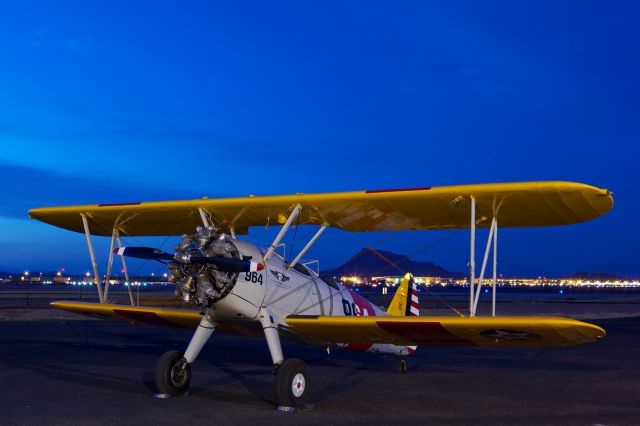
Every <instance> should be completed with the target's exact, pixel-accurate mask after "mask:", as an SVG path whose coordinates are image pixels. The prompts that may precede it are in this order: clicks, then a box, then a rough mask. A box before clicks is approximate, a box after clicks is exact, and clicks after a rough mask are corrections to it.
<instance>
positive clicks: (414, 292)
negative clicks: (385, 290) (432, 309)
mask: <svg viewBox="0 0 640 426" xmlns="http://www.w3.org/2000/svg"><path fill="white" fill-rule="evenodd" d="M419 309H420V306H419V302H418V289H417V288H416V285H415V282H414V281H413V275H411V274H410V273H407V274H406V275H405V276H404V278H402V282H401V283H400V286H399V287H398V290H396V294H395V295H394V296H393V299H392V300H391V304H390V305H389V308H388V309H387V313H388V314H389V315H393V316H396V317H403V316H418V315H420V310H419Z"/></svg>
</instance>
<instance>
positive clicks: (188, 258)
mask: <svg viewBox="0 0 640 426" xmlns="http://www.w3.org/2000/svg"><path fill="white" fill-rule="evenodd" d="M113 253H114V254H117V255H120V256H127V257H134V258H136V259H146V260H175V261H176V262H179V263H187V264H189V263H196V264H209V265H214V266H216V268H217V269H218V270H219V271H223V272H257V271H262V270H263V269H264V264H262V263H259V262H252V261H250V260H244V259H233V258H229V257H224V256H197V255H193V254H190V253H189V252H187V253H185V254H182V255H180V254H177V255H173V254H171V253H167V252H166V251H162V250H158V249H155V248H152V247H121V248H117V249H114V250H113ZM196 253H200V252H199V251H196Z"/></svg>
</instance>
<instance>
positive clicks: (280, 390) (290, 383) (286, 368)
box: [274, 358, 311, 408]
mask: <svg viewBox="0 0 640 426" xmlns="http://www.w3.org/2000/svg"><path fill="white" fill-rule="evenodd" d="M274 384H275V394H276V402H277V404H278V405H279V406H285V407H294V408H304V407H305V404H306V402H307V396H308V395H309V391H310V389H311V381H310V380H309V369H308V368H307V365H306V364H305V363H304V362H303V361H302V360H299V359H297V358H291V359H288V360H286V361H284V362H283V363H282V364H281V365H280V367H278V370H277V371H276V379H275V383H274Z"/></svg>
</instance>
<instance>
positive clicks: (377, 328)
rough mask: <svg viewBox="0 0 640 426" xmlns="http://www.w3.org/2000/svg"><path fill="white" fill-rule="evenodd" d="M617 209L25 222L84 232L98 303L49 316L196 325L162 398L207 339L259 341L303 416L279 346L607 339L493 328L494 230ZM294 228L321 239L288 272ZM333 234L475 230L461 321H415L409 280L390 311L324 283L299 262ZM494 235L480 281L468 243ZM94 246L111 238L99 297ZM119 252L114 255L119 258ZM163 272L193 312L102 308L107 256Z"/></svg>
mask: <svg viewBox="0 0 640 426" xmlns="http://www.w3.org/2000/svg"><path fill="white" fill-rule="evenodd" d="M612 207H613V199H612V196H611V193H610V192H609V191H607V190H604V189H599V188H595V187H592V186H588V185H584V184H580V183H572V182H523V183H501V184H483V185H463V186H445V187H429V188H415V189H397V190H372V191H359V192H338V193H325V194H296V195H282V196H268V197H255V196H250V197H242V198H222V199H207V198H204V199H198V200H186V201H167V202H148V203H126V204H98V205H84V206H72V207H52V208H39V209H34V210H31V211H30V212H29V215H30V217H32V218H34V219H38V220H40V221H43V222H46V223H49V224H51V225H54V226H58V227H61V228H64V229H68V230H72V231H76V232H83V233H85V234H86V239H87V244H88V248H89V253H90V257H91V261H92V265H93V270H94V278H95V284H96V287H97V290H98V296H99V300H100V303H77V302H63V301H60V302H54V303H53V304H52V305H53V307H55V308H57V309H63V310H66V311H71V312H76V313H79V314H86V315H90V316H93V317H96V316H99V317H103V318H115V319H123V320H127V321H133V322H137V323H152V324H166V325H179V326H184V327H194V328H195V332H194V334H193V337H192V338H191V341H190V342H189V344H188V346H187V348H186V350H185V352H184V353H182V352H179V351H169V352H166V353H165V354H164V355H162V356H161V357H160V358H159V360H158V362H157V365H156V371H155V384H156V387H157V389H158V392H159V393H161V394H164V395H169V396H177V395H181V394H183V393H185V392H186V390H187V389H188V387H189V383H190V379H191V364H192V363H193V362H194V360H195V359H196V357H197V356H198V354H199V352H200V350H201V349H202V347H203V346H204V344H205V343H206V342H207V340H208V339H209V337H210V336H211V335H212V333H213V331H214V330H215V329H219V330H222V331H224V330H227V331H231V332H242V330H245V329H246V330H255V329H256V326H257V328H258V330H260V329H261V331H260V335H263V336H264V338H265V340H266V343H267V345H268V348H269V351H270V354H271V358H272V362H273V365H274V366H275V368H276V374H275V397H276V401H277V404H278V405H279V406H281V407H298V408H299V407H302V406H304V404H305V401H306V399H307V396H308V394H309V389H310V376H309V372H308V369H307V366H306V364H305V363H304V362H303V361H301V360H299V359H293V358H292V359H286V360H285V358H284V356H283V353H282V347H281V344H280V338H281V337H283V338H293V339H295V340H297V341H302V342H308V343H312V344H320V345H324V346H327V347H328V348H329V347H330V346H342V347H347V348H351V349H357V350H365V351H369V352H377V353H389V354H394V355H396V356H398V358H399V365H400V369H401V371H402V372H404V371H406V362H405V357H406V356H408V355H409V354H410V353H411V352H413V350H415V348H416V346H447V345H451V346H460V345H471V346H489V347H496V346H554V347H555V346H571V345H577V344H582V343H588V342H593V341H595V340H598V339H600V338H602V337H603V336H604V335H605V332H604V330H603V329H602V328H600V327H598V326H596V325H593V324H588V323H585V322H580V321H576V320H573V319H569V318H555V317H553V318H551V317H499V316H495V288H496V265H497V263H496V262H497V260H496V259H497V241H498V227H499V226H500V227H502V228H508V227H535V226H557V225H569V224H574V223H579V222H584V221H587V220H591V219H594V218H596V217H598V216H601V215H603V214H604V213H606V212H608V211H609V210H610V209H611V208H612ZM294 222H295V223H302V224H306V225H317V226H318V229H317V232H316V233H315V234H314V235H313V237H312V238H311V239H310V240H309V242H308V243H307V244H306V245H305V246H304V248H303V249H302V250H300V252H299V253H298V254H297V255H296V256H295V258H294V259H293V260H292V261H291V262H287V261H286V260H285V259H284V258H283V257H281V256H279V255H278V254H277V253H276V248H277V247H278V246H279V244H280V242H281V241H282V239H283V237H284V236H285V235H286V233H287V232H288V231H289V229H290V228H291V227H292V225H293V224H294ZM265 225H274V226H281V229H280V231H279V232H278V234H277V236H276V237H275V239H274V240H273V242H272V243H271V245H270V246H269V247H266V248H264V249H262V248H259V247H256V246H255V245H253V244H250V243H248V242H247V241H243V240H242V239H241V238H238V235H244V234H246V233H247V232H248V229H249V228H250V227H252V226H265ZM327 227H332V228H336V229H341V230H344V231H347V232H367V231H402V230H427V229H466V228H468V229H470V235H471V244H470V271H469V272H470V293H469V311H468V315H465V316H458V317H437V316H419V300H418V293H417V291H416V286H415V283H414V282H413V278H412V276H411V274H407V275H406V276H405V277H404V279H403V281H402V284H401V285H400V286H399V288H398V290H397V291H396V294H395V296H394V298H393V300H392V302H391V305H390V306H389V308H388V309H387V310H386V311H383V310H381V309H379V308H378V307H376V306H374V305H372V304H371V303H369V302H368V301H366V300H365V299H364V298H362V297H360V296H359V295H357V294H356V293H354V292H352V291H351V290H350V289H349V288H347V287H344V286H343V285H341V284H340V283H337V282H334V281H333V280H331V279H328V278H326V277H323V276H320V275H319V274H317V273H316V272H314V271H312V270H311V269H309V268H307V267H306V266H305V265H304V264H302V263H301V262H300V261H301V259H302V258H303V256H304V255H305V253H306V252H307V251H308V250H309V248H310V247H311V246H312V245H313V244H314V243H315V241H316V240H317V239H318V238H319V237H320V236H321V234H322V233H323V232H324V230H325V229H326V228H327ZM478 227H481V228H489V237H488V239H487V245H486V249H485V252H484V258H483V262H482V267H481V269H480V274H479V276H478V277H477V278H476V265H475V257H476V256H475V245H476V244H475V231H476V228H478ZM92 235H101V236H111V250H110V251H109V259H108V264H107V274H106V279H105V280H104V285H105V287H104V288H103V285H102V281H101V279H100V274H99V273H98V264H97V261H96V257H95V254H94V250H93V244H92V239H91V237H92ZM158 235H166V236H171V235H177V236H182V237H181V240H180V242H179V243H178V244H177V245H176V246H175V248H174V252H173V253H167V252H164V251H161V250H158V249H153V248H148V247H123V246H122V244H121V242H120V237H121V236H158ZM116 244H117V247H116ZM492 246H493V297H492V300H493V309H492V316H488V317H480V316H476V312H477V306H478V300H479V296H480V283H481V282H482V281H483V280H484V279H485V271H486V269H487V262H488V255H489V252H490V250H491V247H492ZM116 255H117V256H120V257H121V258H122V261H123V265H124V267H125V274H127V280H128V272H127V270H126V263H125V261H124V258H125V257H126V256H128V257H133V258H142V259H153V260H158V261H161V262H165V263H167V267H168V270H169V280H170V281H171V282H173V283H174V284H175V286H176V295H177V297H179V298H180V299H181V300H182V301H184V302H186V303H189V304H192V305H193V306H194V309H193V310H186V309H167V308H154V307H141V306H135V304H134V303H133V302H134V301H133V298H131V302H132V306H126V305H115V304H109V303H107V302H108V291H109V280H110V275H111V270H112V265H113V260H114V256H116Z"/></svg>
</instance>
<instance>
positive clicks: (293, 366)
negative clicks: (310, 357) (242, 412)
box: [260, 309, 311, 410]
mask: <svg viewBox="0 0 640 426" xmlns="http://www.w3.org/2000/svg"><path fill="white" fill-rule="evenodd" d="M260 323H261V324H262V328H263V329H264V335H265V338H266V339H267V346H269V353H270V354H271V359H272V361H273V365H274V367H275V375H276V377H275V381H274V393H275V397H276V403H277V404H278V409H285V410H286V409H290V408H297V409H301V408H304V407H305V405H306V401H307V396H308V395H309V389H310V384H311V382H310V377H309V369H308V368H307V365H306V364H305V363H304V362H303V361H302V360H299V359H297V358H291V359H288V360H286V361H285V360H284V357H283V355H282V345H281V344H280V335H279V334H278V329H277V327H276V325H275V323H274V321H273V316H272V315H271V314H270V313H269V311H268V310H266V309H262V311H261V312H260Z"/></svg>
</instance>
